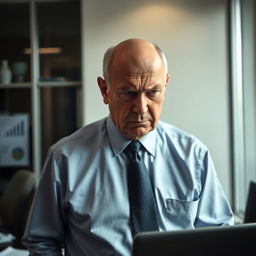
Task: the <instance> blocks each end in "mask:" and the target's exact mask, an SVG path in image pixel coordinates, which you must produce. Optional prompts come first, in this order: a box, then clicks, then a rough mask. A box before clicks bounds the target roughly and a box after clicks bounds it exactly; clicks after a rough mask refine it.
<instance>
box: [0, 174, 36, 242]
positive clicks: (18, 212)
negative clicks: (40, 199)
mask: <svg viewBox="0 0 256 256" xmlns="http://www.w3.org/2000/svg"><path fill="white" fill-rule="evenodd" d="M35 189H36V181H35V176H34V174H33V173H32V172H31V171H29V170H23V169H22V170H18V171H17V172H16V173H15V174H14V176H13V177H12V178H11V179H10V181H9V182H8V184H7V186H6V188H5V190H4V192H3V194H2V196H1V198H0V231H1V232H3V233H11V234H13V235H14V236H15V237H16V242H15V244H17V245H18V246H17V247H19V245H21V242H20V241H21V238H22V236H23V233H24V229H25V225H26V220H27V216H28V212H29V209H30V206H31V202H32V199H33V196H34V192H35ZM21 247H22V245H21Z"/></svg>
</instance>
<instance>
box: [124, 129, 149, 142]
mask: <svg viewBox="0 0 256 256" xmlns="http://www.w3.org/2000/svg"><path fill="white" fill-rule="evenodd" d="M134 130H136V131H134ZM152 130H153V129H152V128H150V129H145V128H141V127H140V128H136V129H133V131H128V132H127V133H126V134H125V136H126V137H128V138H129V139H131V140H139V139H141V138H142V137H143V136H145V135H146V134H148V133H149V132H151V131H152Z"/></svg>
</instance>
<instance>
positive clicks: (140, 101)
mask: <svg viewBox="0 0 256 256" xmlns="http://www.w3.org/2000/svg"><path fill="white" fill-rule="evenodd" d="M133 111H134V112H135V113H136V114H138V115H143V114H145V113H146V112H148V101H147V98H146V97H145V95H144V94H143V93H142V94H139V95H138V96H137V97H136V98H135V99H134V102H133Z"/></svg>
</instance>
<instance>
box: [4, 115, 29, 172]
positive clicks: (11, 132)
mask: <svg viewBox="0 0 256 256" xmlns="http://www.w3.org/2000/svg"><path fill="white" fill-rule="evenodd" d="M28 165H29V115H28V114H16V115H0V166H7V167H8V166H28Z"/></svg>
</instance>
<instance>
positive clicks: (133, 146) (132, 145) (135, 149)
mask: <svg viewBox="0 0 256 256" xmlns="http://www.w3.org/2000/svg"><path fill="white" fill-rule="evenodd" d="M127 149H128V150H129V151H131V152H132V153H138V152H139V151H140V149H141V144H140V142H139V141H137V140H133V141H132V142H131V143H130V144H129V145H128V146H127Z"/></svg>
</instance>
